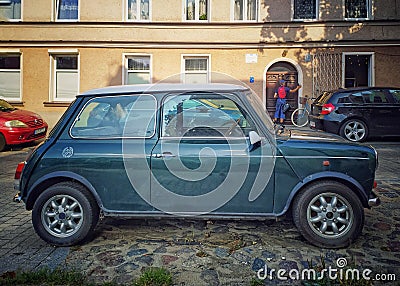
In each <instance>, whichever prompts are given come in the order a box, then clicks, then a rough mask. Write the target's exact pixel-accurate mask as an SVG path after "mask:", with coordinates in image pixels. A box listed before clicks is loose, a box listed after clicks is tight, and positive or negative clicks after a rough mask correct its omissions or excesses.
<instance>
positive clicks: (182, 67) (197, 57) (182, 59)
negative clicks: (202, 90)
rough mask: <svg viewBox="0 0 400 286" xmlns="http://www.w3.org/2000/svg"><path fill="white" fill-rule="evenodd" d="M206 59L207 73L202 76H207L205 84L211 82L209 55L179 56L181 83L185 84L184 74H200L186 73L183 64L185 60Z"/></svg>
mask: <svg viewBox="0 0 400 286" xmlns="http://www.w3.org/2000/svg"><path fill="white" fill-rule="evenodd" d="M204 58H206V59H207V71H205V72H204V74H206V75H207V83H210V82H211V55H210V54H182V55H181V82H182V83H186V74H194V73H197V74H198V73H201V72H199V71H188V72H187V71H186V66H185V62H186V59H204Z"/></svg>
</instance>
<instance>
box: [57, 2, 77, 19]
mask: <svg viewBox="0 0 400 286" xmlns="http://www.w3.org/2000/svg"><path fill="white" fill-rule="evenodd" d="M57 4H58V5H57V19H72V20H77V19H78V0H58V1H57Z"/></svg>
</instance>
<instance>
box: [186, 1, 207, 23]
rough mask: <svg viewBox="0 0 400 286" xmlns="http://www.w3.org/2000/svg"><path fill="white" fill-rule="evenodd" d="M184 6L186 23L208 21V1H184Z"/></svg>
mask: <svg viewBox="0 0 400 286" xmlns="http://www.w3.org/2000/svg"><path fill="white" fill-rule="evenodd" d="M184 5H185V7H184V11H185V20H186V21H207V20H208V14H209V13H208V11H209V5H208V0H184Z"/></svg>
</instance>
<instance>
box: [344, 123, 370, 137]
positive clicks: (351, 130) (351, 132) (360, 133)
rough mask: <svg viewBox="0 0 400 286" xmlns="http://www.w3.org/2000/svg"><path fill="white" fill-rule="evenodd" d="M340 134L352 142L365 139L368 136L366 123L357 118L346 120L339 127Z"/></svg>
mask: <svg viewBox="0 0 400 286" xmlns="http://www.w3.org/2000/svg"><path fill="white" fill-rule="evenodd" d="M340 136H342V137H343V138H345V139H347V140H350V141H353V142H362V141H365V140H366V139H367V137H368V127H367V124H365V122H364V121H361V120H359V119H351V120H348V121H346V122H345V123H344V124H343V125H342V127H341V128H340Z"/></svg>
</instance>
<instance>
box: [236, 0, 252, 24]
mask: <svg viewBox="0 0 400 286" xmlns="http://www.w3.org/2000/svg"><path fill="white" fill-rule="evenodd" d="M231 3H232V6H233V20H234V21H257V17H258V16H257V11H258V8H257V7H258V1H257V0H232V2H231Z"/></svg>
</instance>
